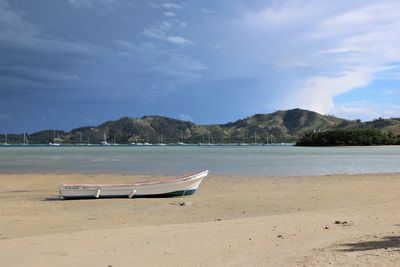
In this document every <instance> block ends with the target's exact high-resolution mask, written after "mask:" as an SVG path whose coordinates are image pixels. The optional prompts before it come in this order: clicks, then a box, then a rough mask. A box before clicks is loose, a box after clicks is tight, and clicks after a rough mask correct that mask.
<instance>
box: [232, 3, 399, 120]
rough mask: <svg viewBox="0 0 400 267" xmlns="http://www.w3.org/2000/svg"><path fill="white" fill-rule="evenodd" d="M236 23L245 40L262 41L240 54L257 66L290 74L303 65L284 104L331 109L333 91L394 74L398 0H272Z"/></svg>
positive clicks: (396, 48) (249, 10) (335, 92)
mask: <svg viewBox="0 0 400 267" xmlns="http://www.w3.org/2000/svg"><path fill="white" fill-rule="evenodd" d="M241 24H242V25H244V26H241ZM236 26H237V28H239V29H240V30H241V31H242V33H243V34H242V35H241V36H242V38H243V39H244V40H250V39H253V38H255V37H257V36H258V38H259V40H260V42H259V43H256V44H252V43H250V45H248V44H245V45H243V46H245V47H246V48H247V49H248V51H246V50H245V49H243V47H241V50H242V51H244V53H243V54H242V57H243V58H245V57H248V58H249V60H250V61H251V62H253V64H254V63H256V64H260V65H261V64H263V62H264V64H265V62H268V61H269V62H272V63H271V64H272V65H274V66H276V67H278V68H285V71H287V72H288V73H290V69H292V71H293V72H295V69H298V68H299V67H301V68H302V75H298V76H297V77H296V78H293V76H292V77H291V78H290V79H289V81H290V82H291V83H290V86H293V87H291V88H290V89H288V90H287V91H286V92H285V98H286V104H285V106H286V107H302V108H307V109H312V110H315V111H318V112H322V113H330V112H332V111H334V110H336V109H335V108H336V107H335V103H334V100H333V98H334V97H335V96H337V95H340V94H344V93H347V92H350V91H352V90H354V89H359V88H363V87H367V86H369V85H371V84H372V82H373V81H374V80H376V79H379V78H381V77H383V76H385V75H388V73H391V78H394V77H396V76H395V75H396V74H395V71H394V70H396V68H398V66H397V64H398V62H400V46H399V44H400V2H398V1H391V0H383V1H379V2H377V1H363V2H359V3H353V2H351V3H350V2H349V3H344V2H343V3H338V2H328V1H306V2H305V1H297V0H295V1H273V2H272V4H270V5H268V6H264V8H261V9H260V8H258V9H256V10H251V9H246V10H245V11H244V12H243V16H242V17H241V19H240V20H239V21H238V23H237V24H236ZM239 42H240V40H239ZM263 42H264V43H263ZM263 45H264V47H265V49H264V50H262V49H263ZM249 51H255V52H254V54H252V52H249ZM298 63H300V65H299V64H298ZM287 69H289V70H287ZM283 75H284V74H283ZM398 77H399V76H398V74H397V78H398ZM294 79H295V80H296V81H295V82H294ZM294 85H296V87H294Z"/></svg>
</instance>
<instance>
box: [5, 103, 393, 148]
mask: <svg viewBox="0 0 400 267" xmlns="http://www.w3.org/2000/svg"><path fill="white" fill-rule="evenodd" d="M356 128H361V129H364V128H368V129H369V128H371V129H378V130H381V131H385V132H391V133H393V134H400V119H399V118H390V119H382V118H379V119H376V120H373V121H367V122H361V121H360V120H347V119H342V118H338V117H335V116H332V115H321V114H319V113H317V112H314V111H309V110H304V109H299V108H295V109H290V110H278V111H275V112H273V113H269V114H255V115H252V116H249V117H246V118H242V119H238V120H236V121H234V122H227V123H223V124H207V125H201V124H195V123H193V122H190V121H185V120H179V119H175V118H170V117H166V116H159V115H152V116H150V115H146V116H142V117H140V118H134V117H122V118H119V119H117V120H109V121H106V122H104V123H102V124H99V125H97V126H82V127H78V128H74V129H72V130H71V131H69V132H67V131H60V130H44V131H39V132H35V133H32V134H30V135H29V140H30V141H31V143H37V144H46V143H49V142H53V140H54V138H56V137H57V139H58V138H59V139H60V140H61V141H62V142H63V143H71V144H75V143H94V144H95V143H100V142H101V141H102V140H103V139H104V136H106V139H107V141H108V142H109V143H120V144H130V143H143V142H149V143H162V142H166V143H177V142H185V143H286V142H296V141H297V140H299V138H300V137H302V136H304V135H305V134H307V133H310V132H313V131H324V130H330V129H356ZM8 140H9V142H10V143H18V142H22V135H16V134H14V135H12V134H11V135H10V134H9V135H8Z"/></svg>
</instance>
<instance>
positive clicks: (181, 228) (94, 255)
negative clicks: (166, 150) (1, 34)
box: [0, 174, 400, 267]
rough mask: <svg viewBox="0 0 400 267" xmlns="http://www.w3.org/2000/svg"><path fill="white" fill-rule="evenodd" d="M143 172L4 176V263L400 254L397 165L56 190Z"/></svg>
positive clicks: (275, 261) (360, 261)
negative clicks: (164, 193)
mask: <svg viewBox="0 0 400 267" xmlns="http://www.w3.org/2000/svg"><path fill="white" fill-rule="evenodd" d="M151 178H154V177H151ZM145 179H150V177H145V176H141V177H140V176H123V175H112V176H110V175H82V174H75V175H72V174H65V175H61V174H15V175H6V174H3V175H0V185H1V187H0V265H1V266H113V267H115V266H189V265H190V266H337V265H342V266H398V265H399V263H400V251H399V250H400V213H399V211H400V174H379V175H377V174H374V175H372V174H371V175H331V176H310V177H257V178H255V177H215V176H213V175H210V176H209V177H208V178H207V179H206V180H205V181H204V182H203V184H202V185H201V186H200V189H199V191H198V192H197V193H196V194H195V195H193V196H188V197H184V198H158V199H151V198H149V199H146V198H140V199H99V200H68V201H60V200H58V199H57V194H58V185H59V184H61V183H63V182H128V181H137V180H145ZM181 201H185V202H186V203H187V204H188V205H187V206H180V205H179V203H180V202H181ZM335 221H340V223H339V224H335ZM344 221H345V222H346V223H343V222H344ZM325 228H327V229H325Z"/></svg>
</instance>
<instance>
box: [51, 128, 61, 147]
mask: <svg viewBox="0 0 400 267" xmlns="http://www.w3.org/2000/svg"><path fill="white" fill-rule="evenodd" d="M49 145H50V146H60V145H61V144H60V138H56V131H53V143H51V142H50V143H49Z"/></svg>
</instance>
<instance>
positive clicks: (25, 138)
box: [21, 133, 29, 145]
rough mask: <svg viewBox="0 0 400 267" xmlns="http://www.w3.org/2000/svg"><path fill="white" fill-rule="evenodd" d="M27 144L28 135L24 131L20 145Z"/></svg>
mask: <svg viewBox="0 0 400 267" xmlns="http://www.w3.org/2000/svg"><path fill="white" fill-rule="evenodd" d="M28 144H29V141H28V137H27V136H26V133H24V140H23V143H22V144H21V145H28Z"/></svg>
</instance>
